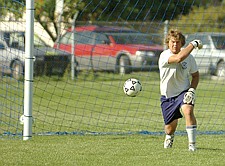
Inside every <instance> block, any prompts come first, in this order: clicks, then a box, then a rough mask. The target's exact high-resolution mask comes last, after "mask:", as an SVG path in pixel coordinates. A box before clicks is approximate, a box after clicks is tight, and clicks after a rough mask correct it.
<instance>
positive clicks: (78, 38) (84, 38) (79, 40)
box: [59, 31, 94, 44]
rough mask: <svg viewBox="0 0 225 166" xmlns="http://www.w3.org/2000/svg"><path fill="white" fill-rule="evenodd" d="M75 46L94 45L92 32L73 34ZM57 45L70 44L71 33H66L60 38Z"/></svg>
mask: <svg viewBox="0 0 225 166" xmlns="http://www.w3.org/2000/svg"><path fill="white" fill-rule="evenodd" d="M74 38H75V44H94V41H93V40H94V32H91V31H84V32H75V33H74ZM59 43H62V44H72V32H67V33H66V34H65V35H63V36H62V38H61V39H60V41H59Z"/></svg>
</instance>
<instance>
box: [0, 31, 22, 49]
mask: <svg viewBox="0 0 225 166" xmlns="http://www.w3.org/2000/svg"><path fill="white" fill-rule="evenodd" d="M4 40H5V41H6V43H7V44H8V46H9V47H12V48H16V49H24V47H25V34H24V32H5V33H4Z"/></svg>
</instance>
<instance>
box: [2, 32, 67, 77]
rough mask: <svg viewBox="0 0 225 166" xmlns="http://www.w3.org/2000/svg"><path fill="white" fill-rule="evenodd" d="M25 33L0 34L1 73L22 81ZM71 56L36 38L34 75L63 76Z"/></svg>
mask: <svg viewBox="0 0 225 166" xmlns="http://www.w3.org/2000/svg"><path fill="white" fill-rule="evenodd" d="M24 47H25V33H24V32H0V72H1V73H2V74H3V75H11V76H12V77H13V78H16V79H21V78H23V75H24V60H25V51H24V50H25V48H24ZM69 59H70V54H68V53H65V52H63V51H60V50H57V49H54V48H51V47H48V46H46V45H45V44H44V43H43V42H41V40H40V39H39V38H37V37H35V40H34V75H49V76H50V75H53V74H57V75H63V74H64V71H65V69H66V67H67V65H68V62H69Z"/></svg>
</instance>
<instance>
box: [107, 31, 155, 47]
mask: <svg viewBox="0 0 225 166" xmlns="http://www.w3.org/2000/svg"><path fill="white" fill-rule="evenodd" d="M108 35H112V36H113V38H114V40H115V41H116V43H118V44H145V45H152V44H154V42H153V40H152V38H151V36H150V35H147V34H142V33H110V34H108Z"/></svg>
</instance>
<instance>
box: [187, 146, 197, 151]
mask: <svg viewBox="0 0 225 166" xmlns="http://www.w3.org/2000/svg"><path fill="white" fill-rule="evenodd" d="M188 149H189V151H190V152H194V151H196V150H197V149H196V147H195V144H189V147H188Z"/></svg>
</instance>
